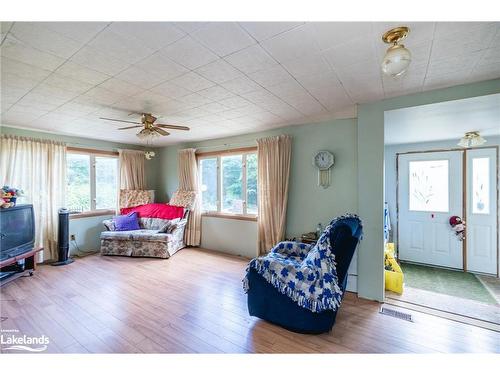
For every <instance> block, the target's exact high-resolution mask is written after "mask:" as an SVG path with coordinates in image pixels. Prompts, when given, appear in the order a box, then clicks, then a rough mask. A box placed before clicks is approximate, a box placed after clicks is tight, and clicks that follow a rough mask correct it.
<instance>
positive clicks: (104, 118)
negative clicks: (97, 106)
mask: <svg viewBox="0 0 500 375" xmlns="http://www.w3.org/2000/svg"><path fill="white" fill-rule="evenodd" d="M99 118H100V119H101V120H108V121H116V122H127V123H129V124H138V125H142V123H140V122H135V121H125V120H117V119H114V118H107V117H99Z"/></svg>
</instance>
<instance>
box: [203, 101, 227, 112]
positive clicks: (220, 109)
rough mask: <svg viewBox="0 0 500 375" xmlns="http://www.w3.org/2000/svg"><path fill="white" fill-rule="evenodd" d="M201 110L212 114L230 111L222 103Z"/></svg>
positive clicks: (204, 106)
mask: <svg viewBox="0 0 500 375" xmlns="http://www.w3.org/2000/svg"><path fill="white" fill-rule="evenodd" d="M200 108H201V109H203V110H205V111H207V112H210V113H220V112H224V111H227V110H229V109H230V108H229V107H227V106H225V105H223V104H221V103H210V104H205V105H203V106H201V107H200Z"/></svg>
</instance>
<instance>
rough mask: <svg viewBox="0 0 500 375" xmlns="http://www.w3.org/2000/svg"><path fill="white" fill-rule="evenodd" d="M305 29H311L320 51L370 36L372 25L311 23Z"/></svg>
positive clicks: (364, 23)
mask: <svg viewBox="0 0 500 375" xmlns="http://www.w3.org/2000/svg"><path fill="white" fill-rule="evenodd" d="M306 27H307V28H310V29H311V32H312V34H313V35H314V37H315V39H316V40H317V42H318V45H319V47H320V48H321V50H326V49H329V48H332V47H335V46H338V45H340V44H345V43H347V42H350V41H351V40H354V39H356V38H359V37H360V36H362V35H366V36H368V35H369V34H372V25H371V24H370V23H369V22H312V23H309V24H307V26H306Z"/></svg>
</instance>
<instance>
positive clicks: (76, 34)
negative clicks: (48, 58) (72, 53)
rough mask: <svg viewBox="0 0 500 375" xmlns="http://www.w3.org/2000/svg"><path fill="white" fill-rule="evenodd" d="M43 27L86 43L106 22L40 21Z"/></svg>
mask: <svg viewBox="0 0 500 375" xmlns="http://www.w3.org/2000/svg"><path fill="white" fill-rule="evenodd" d="M40 24H41V25H42V26H43V27H46V28H48V29H50V30H52V31H55V32H58V33H60V34H62V35H64V36H66V37H68V38H71V39H73V40H76V41H79V42H82V43H87V42H88V41H89V40H91V39H92V38H93V37H95V36H96V35H97V34H98V33H99V32H100V31H102V30H103V29H104V28H105V27H106V26H107V25H108V23H107V22H60V21H59V22H40Z"/></svg>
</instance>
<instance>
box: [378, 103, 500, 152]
mask: <svg viewBox="0 0 500 375" xmlns="http://www.w3.org/2000/svg"><path fill="white" fill-rule="evenodd" d="M384 123H385V144H401V143H418V142H430V141H440V140H447V139H456V140H457V142H458V140H459V139H460V138H461V137H463V135H464V134H465V132H468V131H479V132H480V133H481V135H482V136H484V137H485V138H487V137H488V136H500V94H493V95H485V96H478V97H475V98H468V99H461V100H452V101H448V102H442V103H435V104H428V105H422V106H418V107H410V108H401V109H395V110H391V111H386V112H385V113H384Z"/></svg>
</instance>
